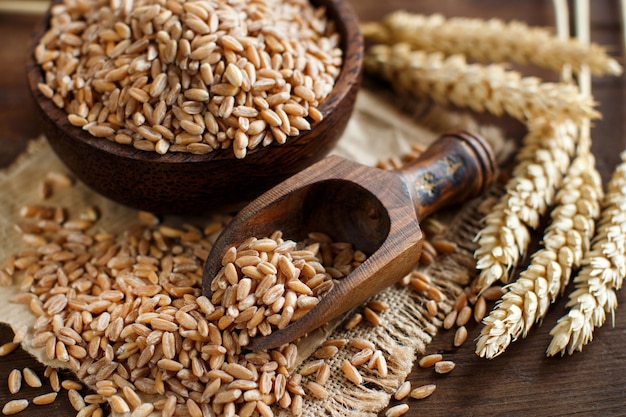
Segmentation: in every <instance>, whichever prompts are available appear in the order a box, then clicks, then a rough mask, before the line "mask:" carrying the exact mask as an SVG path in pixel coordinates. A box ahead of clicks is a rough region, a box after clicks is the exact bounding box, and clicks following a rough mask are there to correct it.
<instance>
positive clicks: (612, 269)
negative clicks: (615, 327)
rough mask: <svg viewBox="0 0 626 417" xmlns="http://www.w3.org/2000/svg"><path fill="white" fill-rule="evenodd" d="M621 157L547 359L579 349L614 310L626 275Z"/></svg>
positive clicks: (625, 159) (625, 158) (625, 168)
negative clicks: (567, 308) (617, 294)
mask: <svg viewBox="0 0 626 417" xmlns="http://www.w3.org/2000/svg"><path fill="white" fill-rule="evenodd" d="M620 157H621V161H622V162H621V163H620V164H619V165H618V166H617V168H616V169H615V171H614V172H613V175H612V176H611V180H610V181H609V183H608V185H607V193H606V195H605V197H604V200H603V204H602V214H601V217H600V220H599V222H598V225H597V234H596V235H595V236H594V238H593V241H592V245H591V250H590V251H589V252H588V253H587V254H586V255H585V257H584V258H583V261H582V269H581V270H580V272H579V273H578V275H577V276H576V277H575V278H574V282H575V283H576V286H575V290H574V291H573V292H572V293H571V294H570V295H569V302H568V304H567V306H568V307H569V312H568V313H567V314H566V315H565V316H563V317H561V318H560V319H559V321H558V322H557V324H556V325H555V326H554V328H552V330H551V331H550V334H551V335H552V340H551V342H550V345H549V346H548V349H547V351H546V353H547V355H548V356H552V355H555V354H557V353H559V352H560V353H561V354H564V353H565V352H566V351H567V352H568V353H569V354H571V353H573V352H574V351H580V350H582V349H583V346H584V345H586V344H587V343H589V342H590V341H591V339H592V338H593V331H594V329H595V328H596V327H600V326H602V325H603V324H604V321H605V320H606V314H607V313H608V314H611V315H613V314H614V311H615V308H616V307H617V296H616V293H615V291H616V290H619V289H620V288H621V285H622V280H623V279H624V277H625V276H626V152H623V153H622V154H621V155H620Z"/></svg>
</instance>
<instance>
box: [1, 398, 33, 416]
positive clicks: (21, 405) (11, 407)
mask: <svg viewBox="0 0 626 417" xmlns="http://www.w3.org/2000/svg"><path fill="white" fill-rule="evenodd" d="M26 407H28V400H11V401H9V402H7V403H6V404H5V405H4V407H2V414H4V415H5V416H9V415H12V414H17V413H19V412H20V411H23V410H25V409H26Z"/></svg>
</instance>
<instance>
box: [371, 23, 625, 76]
mask: <svg viewBox="0 0 626 417" xmlns="http://www.w3.org/2000/svg"><path fill="white" fill-rule="evenodd" d="M362 28H363V33H364V36H366V37H367V38H368V39H371V40H373V41H374V42H377V43H387V44H393V43H400V42H407V43H409V44H410V45H411V46H412V48H414V49H422V50H424V51H426V52H435V51H439V52H443V53H445V54H447V55H452V54H463V55H465V56H467V57H470V58H472V59H475V60H478V61H483V62H488V61H492V62H508V61H515V62H518V63H522V64H527V63H530V64H534V65H537V66H539V67H544V68H548V69H552V70H555V71H561V69H562V68H563V66H564V65H566V64H569V65H571V66H572V67H573V68H574V69H578V68H581V66H582V65H587V66H589V69H590V70H591V71H592V73H593V74H594V75H606V74H609V75H620V74H621V73H622V67H621V66H620V65H619V63H618V62H617V61H616V60H615V59H613V58H611V57H610V56H609V55H607V53H606V51H605V50H604V48H602V47H601V46H599V45H597V44H593V43H592V44H584V43H581V42H579V41H577V40H576V39H573V38H566V39H559V38H558V37H556V36H555V35H554V34H553V33H552V32H551V31H549V30H547V29H544V28H540V27H530V26H528V25H527V24H525V23H522V22H519V21H512V22H508V23H507V22H504V21H502V20H498V19H490V20H483V19H472V18H464V17H455V18H447V19H446V18H445V17H444V16H442V15H439V14H435V15H430V16H427V15H421V14H414V13H409V12H406V11H397V12H394V13H391V14H389V15H387V16H386V17H385V18H384V19H383V21H382V22H381V23H365V24H363V25H362Z"/></svg>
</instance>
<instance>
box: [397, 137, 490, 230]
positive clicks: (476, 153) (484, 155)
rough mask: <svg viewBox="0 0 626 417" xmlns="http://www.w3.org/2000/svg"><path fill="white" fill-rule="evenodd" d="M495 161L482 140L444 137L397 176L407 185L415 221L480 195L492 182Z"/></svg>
mask: <svg viewBox="0 0 626 417" xmlns="http://www.w3.org/2000/svg"><path fill="white" fill-rule="evenodd" d="M496 166H497V165H496V161H495V158H494V155H493V151H492V150H491V147H490V146H489V144H488V143H487V141H486V140H485V139H484V138H482V137H481V136H479V135H477V134H474V133H469V132H465V131H460V132H454V133H448V134H445V135H443V136H441V137H439V139H437V140H436V141H435V142H434V143H433V144H431V145H430V146H429V147H428V149H426V151H425V152H424V153H423V154H422V155H420V157H419V158H418V159H416V160H415V161H413V162H412V163H410V164H407V165H406V166H404V167H403V168H401V169H400V170H399V171H398V172H399V173H400V174H401V175H402V177H403V178H404V180H405V181H406V182H407V184H409V189H410V190H411V194H412V198H413V203H414V205H415V211H416V215H417V219H418V220H422V219H423V218H425V217H427V216H428V215H429V214H431V213H433V212H434V211H436V210H438V209H440V208H442V207H444V206H452V205H454V204H456V203H460V202H462V201H466V200H468V199H470V198H473V197H477V196H478V195H480V194H481V193H482V192H483V191H485V189H486V188H487V187H489V185H490V184H491V183H492V181H493V180H494V178H495V172H496Z"/></svg>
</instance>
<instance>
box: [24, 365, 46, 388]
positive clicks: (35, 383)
mask: <svg viewBox="0 0 626 417" xmlns="http://www.w3.org/2000/svg"><path fill="white" fill-rule="evenodd" d="M22 374H23V376H24V382H26V384H27V385H28V386H29V387H32V388H40V387H41V386H42V383H41V379H39V377H38V376H37V374H36V373H35V371H33V370H32V369H30V368H24V369H23V370H22Z"/></svg>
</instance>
